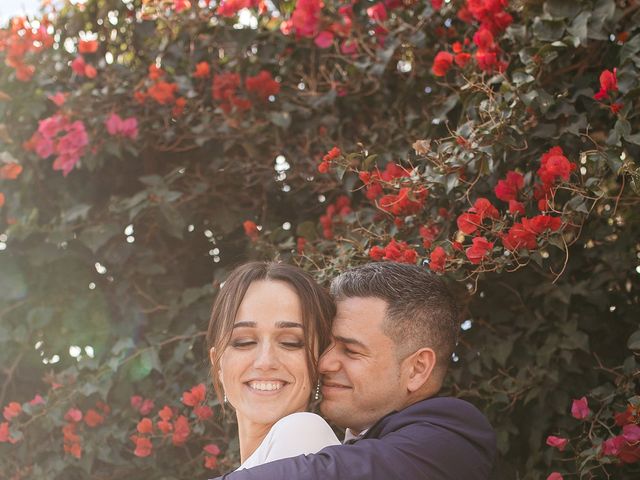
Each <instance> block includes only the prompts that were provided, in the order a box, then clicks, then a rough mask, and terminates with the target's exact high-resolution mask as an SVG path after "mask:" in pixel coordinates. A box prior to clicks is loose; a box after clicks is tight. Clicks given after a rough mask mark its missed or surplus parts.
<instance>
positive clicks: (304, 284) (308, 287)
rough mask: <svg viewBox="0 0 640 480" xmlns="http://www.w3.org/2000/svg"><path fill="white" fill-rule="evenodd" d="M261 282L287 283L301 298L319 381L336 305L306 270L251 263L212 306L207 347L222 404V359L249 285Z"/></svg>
mask: <svg viewBox="0 0 640 480" xmlns="http://www.w3.org/2000/svg"><path fill="white" fill-rule="evenodd" d="M259 280H273V281H279V282H285V283H286V284H288V285H289V286H290V287H291V288H293V290H294V291H295V292H296V294H297V295H298V298H299V300H300V306H301V309H302V325H303V331H304V345H305V346H304V348H305V352H306V356H307V365H308V367H309V377H310V378H311V381H312V382H313V383H316V382H317V380H318V370H317V365H316V363H317V358H318V355H319V354H320V353H321V352H322V351H324V349H325V348H326V347H327V346H328V345H329V341H330V335H331V322H332V321H333V317H334V316H335V313H336V307H335V303H334V302H333V300H332V299H331V297H330V296H329V294H328V292H327V291H326V290H325V289H324V288H323V287H321V286H320V285H318V284H317V283H316V281H315V280H314V279H313V278H312V277H311V275H309V274H308V273H307V272H305V271H304V270H302V269H300V268H298V267H294V266H292V265H287V264H285V263H276V262H250V263H246V264H244V265H240V266H239V267H237V268H235V269H234V270H233V271H232V272H231V273H230V274H229V276H228V277H227V280H226V281H225V282H224V283H223V284H222V286H221V287H220V292H219V293H218V296H217V297H216V300H215V302H214V303H213V309H212V312H211V319H210V320H209V329H208V331H207V346H208V349H209V351H210V350H211V348H212V347H213V348H214V349H215V350H214V353H213V356H212V365H211V377H212V379H213V386H214V388H215V390H216V394H217V395H218V400H219V401H221V402H222V396H223V392H222V385H221V382H220V378H219V375H218V371H219V370H220V359H221V358H222V354H223V353H224V350H225V349H226V348H227V346H228V345H229V341H230V339H231V333H232V331H233V325H234V323H235V321H236V316H237V314H238V309H239V308H240V304H241V303H242V300H243V299H244V296H245V294H246V293H247V289H248V288H249V286H250V285H251V284H252V283H253V282H256V281H259Z"/></svg>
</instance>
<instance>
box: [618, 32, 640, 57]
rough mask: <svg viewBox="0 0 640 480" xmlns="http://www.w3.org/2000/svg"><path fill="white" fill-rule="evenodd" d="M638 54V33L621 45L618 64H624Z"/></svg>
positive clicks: (639, 39)
mask: <svg viewBox="0 0 640 480" xmlns="http://www.w3.org/2000/svg"><path fill="white" fill-rule="evenodd" d="M638 52H640V33H639V34H637V35H634V36H633V37H631V38H630V39H629V40H627V41H626V42H625V43H624V45H622V48H621V49H620V64H623V63H625V62H626V61H627V60H629V59H630V58H631V57H633V56H634V55H635V54H636V53H638Z"/></svg>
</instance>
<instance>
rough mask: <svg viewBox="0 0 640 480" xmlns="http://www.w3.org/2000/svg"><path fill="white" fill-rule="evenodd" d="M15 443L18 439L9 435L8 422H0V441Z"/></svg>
mask: <svg viewBox="0 0 640 480" xmlns="http://www.w3.org/2000/svg"><path fill="white" fill-rule="evenodd" d="M5 442H9V443H12V444H13V443H17V442H18V440H17V439H16V438H13V437H12V436H11V432H10V431H9V422H2V423H0V443H5Z"/></svg>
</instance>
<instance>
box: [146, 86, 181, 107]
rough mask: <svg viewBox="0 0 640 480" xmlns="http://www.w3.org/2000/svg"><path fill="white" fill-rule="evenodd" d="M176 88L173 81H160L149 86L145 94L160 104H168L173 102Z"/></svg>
mask: <svg viewBox="0 0 640 480" xmlns="http://www.w3.org/2000/svg"><path fill="white" fill-rule="evenodd" d="M177 90H178V85H176V84H175V83H168V82H163V81H161V82H157V83H156V84H155V85H153V86H152V87H151V88H149V90H148V92H147V94H148V95H149V96H150V97H151V98H153V99H154V100H155V101H156V102H158V103H159V104H160V105H168V104H170V103H174V102H175V94H176V91H177Z"/></svg>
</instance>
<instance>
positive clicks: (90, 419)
mask: <svg viewBox="0 0 640 480" xmlns="http://www.w3.org/2000/svg"><path fill="white" fill-rule="evenodd" d="M84 423H86V424H87V425H88V426H90V427H92V428H93V427H97V426H98V425H101V424H102V423H104V416H102V415H100V414H99V413H98V412H96V411H95V410H93V409H89V410H87V413H86V414H85V416H84Z"/></svg>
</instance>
